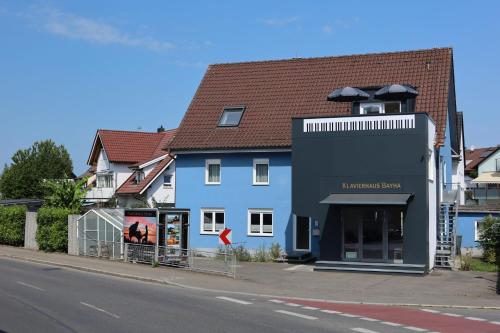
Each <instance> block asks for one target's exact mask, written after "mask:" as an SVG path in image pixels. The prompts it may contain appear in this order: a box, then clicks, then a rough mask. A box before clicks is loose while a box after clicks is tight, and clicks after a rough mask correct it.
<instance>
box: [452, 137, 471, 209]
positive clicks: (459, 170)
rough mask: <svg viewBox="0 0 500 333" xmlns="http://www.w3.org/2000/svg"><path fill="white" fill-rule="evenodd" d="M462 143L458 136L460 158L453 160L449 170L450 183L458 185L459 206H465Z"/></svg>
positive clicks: (461, 138)
mask: <svg viewBox="0 0 500 333" xmlns="http://www.w3.org/2000/svg"><path fill="white" fill-rule="evenodd" d="M463 143H464V140H463V137H462V135H461V134H460V158H459V159H456V158H455V159H453V162H452V170H451V182H452V183H453V184H459V185H460V197H459V200H460V204H461V205H465V189H466V187H467V185H466V183H465V153H464V152H465V147H464V145H463Z"/></svg>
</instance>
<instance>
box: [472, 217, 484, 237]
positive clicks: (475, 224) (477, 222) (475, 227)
mask: <svg viewBox="0 0 500 333" xmlns="http://www.w3.org/2000/svg"><path fill="white" fill-rule="evenodd" d="M480 223H484V222H483V221H482V220H478V221H474V241H475V242H479V236H480V235H481V232H480V231H479V224H480Z"/></svg>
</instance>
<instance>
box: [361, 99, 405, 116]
mask: <svg viewBox="0 0 500 333" xmlns="http://www.w3.org/2000/svg"><path fill="white" fill-rule="evenodd" d="M385 103H399V113H401V102H400V101H387V102H369V103H359V113H360V114H367V113H366V112H365V111H364V109H363V107H365V106H375V105H376V106H380V113H379V114H384V113H385Z"/></svg>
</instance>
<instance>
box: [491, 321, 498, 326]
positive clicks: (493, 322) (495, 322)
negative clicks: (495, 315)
mask: <svg viewBox="0 0 500 333" xmlns="http://www.w3.org/2000/svg"><path fill="white" fill-rule="evenodd" d="M490 323H491V324H495V325H500V321H490Z"/></svg>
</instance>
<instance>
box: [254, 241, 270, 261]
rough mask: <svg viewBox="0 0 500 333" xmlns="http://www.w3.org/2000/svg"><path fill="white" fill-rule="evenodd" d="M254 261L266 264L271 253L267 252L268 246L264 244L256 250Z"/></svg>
mask: <svg viewBox="0 0 500 333" xmlns="http://www.w3.org/2000/svg"><path fill="white" fill-rule="evenodd" d="M253 260H254V261H258V262H266V261H268V260H269V253H268V252H267V249H266V246H265V245H264V244H262V245H261V246H259V247H258V248H257V250H255V253H254V255H253Z"/></svg>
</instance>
